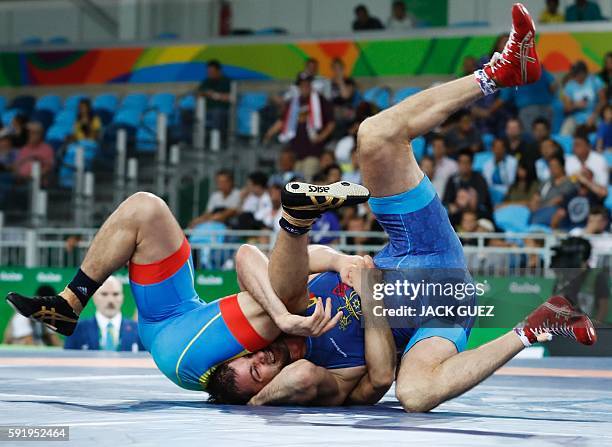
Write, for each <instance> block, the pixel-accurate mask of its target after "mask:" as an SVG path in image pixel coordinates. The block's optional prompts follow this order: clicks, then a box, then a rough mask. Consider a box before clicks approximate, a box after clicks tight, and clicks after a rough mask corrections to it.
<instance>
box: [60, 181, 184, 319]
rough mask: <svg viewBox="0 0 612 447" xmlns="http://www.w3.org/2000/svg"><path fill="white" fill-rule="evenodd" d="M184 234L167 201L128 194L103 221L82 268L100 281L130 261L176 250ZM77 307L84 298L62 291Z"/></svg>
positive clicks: (153, 258) (148, 259) (139, 261)
mask: <svg viewBox="0 0 612 447" xmlns="http://www.w3.org/2000/svg"><path fill="white" fill-rule="evenodd" d="M184 239H185V235H184V234H183V231H182V230H181V227H180V226H179V224H178V223H177V222H176V220H175V219H174V216H173V215H172V213H171V211H170V209H169V208H168V206H167V205H166V203H165V202H164V201H163V200H162V199H160V198H159V197H156V196H155V195H153V194H149V193H145V192H139V193H136V194H133V195H132V196H130V197H129V198H127V199H126V200H125V201H124V202H123V203H122V204H121V205H119V207H118V208H117V209H116V210H115V211H114V212H113V213H112V214H111V215H110V216H109V218H108V219H107V220H106V222H104V224H103V225H102V227H101V228H100V230H99V231H98V233H97V234H96V236H95V238H94V240H93V241H92V243H91V246H90V247H89V250H88V251H87V254H86V255H85V259H84V260H83V263H82V264H81V270H82V271H83V273H85V274H86V275H87V276H88V277H89V278H91V279H92V280H93V281H95V282H97V283H98V284H102V283H103V282H104V281H105V280H106V278H108V277H109V276H110V275H111V274H112V273H113V272H114V271H116V270H118V269H120V268H121V267H123V266H125V265H126V263H127V262H128V261H130V262H133V263H136V264H151V263H153V262H156V261H159V260H161V259H164V258H166V257H168V256H170V255H171V254H173V253H175V252H176V251H177V250H178V249H179V248H180V247H181V244H182V243H183V240H184ZM60 295H62V296H63V297H64V298H65V299H66V300H67V301H68V302H69V303H70V305H71V306H72V307H73V308H74V309H75V312H77V313H79V312H80V311H81V302H80V301H79V300H78V298H77V297H76V296H75V294H74V293H73V292H72V291H71V290H70V289H68V288H66V289H64V291H63V292H61V293H60Z"/></svg>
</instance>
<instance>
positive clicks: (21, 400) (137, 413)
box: [0, 349, 612, 447]
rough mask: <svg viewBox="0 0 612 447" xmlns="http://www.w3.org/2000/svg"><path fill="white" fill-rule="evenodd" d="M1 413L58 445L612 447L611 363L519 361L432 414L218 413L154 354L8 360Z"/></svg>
mask: <svg viewBox="0 0 612 447" xmlns="http://www.w3.org/2000/svg"><path fill="white" fill-rule="evenodd" d="M0 414H1V415H2V422H0V424H2V425H4V426H6V425H21V424H27V425H35V424H36V425H69V426H70V441H71V442H70V443H63V442H54V443H53V444H52V445H58V446H59V445H62V444H66V445H78V446H87V445H97V446H101V445H113V446H125V445H172V446H173V447H176V446H179V445H224V446H227V445H240V446H249V447H254V446H264V445H265V446H277V445H278V446H284V447H287V446H298V445H299V446H302V445H307V446H319V445H326V446H338V445H350V446H356V445H365V444H367V445H374V444H375V443H376V444H378V445H385V446H392V445H406V444H407V443H410V444H417V443H418V444H421V443H428V444H430V445H444V446H467V445H470V446H476V445H493V444H502V443H503V444H509V445H517V444H520V445H537V446H544V445H580V446H584V445H597V446H602V445H611V444H612V359H610V358H608V359H603V358H580V359H578V358H545V359H541V360H514V361H513V362H512V363H510V364H509V366H507V367H505V368H503V369H502V370H500V371H499V372H498V373H497V374H496V375H495V376H493V377H492V378H490V379H489V380H487V381H486V382H485V383H483V384H482V385H480V386H478V387H476V388H475V389H473V390H472V391H470V392H469V393H467V394H465V395H464V396H462V397H460V398H458V399H455V400H453V401H451V402H448V403H446V404H444V405H442V406H440V407H439V408H437V409H436V410H434V411H432V412H431V413H429V414H407V413H404V412H403V411H402V409H401V407H400V406H399V404H398V402H397V401H396V399H395V398H394V396H393V394H392V393H389V394H388V395H387V396H386V397H385V399H384V400H383V401H382V402H381V403H380V404H378V405H377V406H375V407H352V408H297V407H292V408H271V407H268V408H264V407H261V408H254V407H233V406H212V405H208V404H206V403H204V402H203V395H202V394H200V393H196V392H189V391H184V390H181V389H179V388H177V387H176V386H175V385H174V384H173V383H171V382H170V381H168V380H167V379H166V378H165V377H163V376H162V375H161V373H159V372H158V371H157V369H155V366H154V365H153V362H152V361H151V360H150V358H149V357H148V355H146V354H127V355H121V354H118V353H117V354H115V353H112V354H108V353H97V352H72V353H71V352H62V351H42V350H15V349H2V350H0ZM1 444H3V445H7V444H5V443H1ZM16 445H23V443H21V442H19V443H16Z"/></svg>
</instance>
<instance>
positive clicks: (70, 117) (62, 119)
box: [53, 109, 76, 128]
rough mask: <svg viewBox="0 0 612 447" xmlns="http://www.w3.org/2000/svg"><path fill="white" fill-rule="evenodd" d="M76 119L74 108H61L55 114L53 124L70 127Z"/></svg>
mask: <svg viewBox="0 0 612 447" xmlns="http://www.w3.org/2000/svg"><path fill="white" fill-rule="evenodd" d="M75 121H76V111H74V110H68V109H65V110H62V111H61V112H60V113H58V114H57V115H55V121H54V122H53V123H54V124H59V125H61V126H63V127H69V128H72V126H74V122H75Z"/></svg>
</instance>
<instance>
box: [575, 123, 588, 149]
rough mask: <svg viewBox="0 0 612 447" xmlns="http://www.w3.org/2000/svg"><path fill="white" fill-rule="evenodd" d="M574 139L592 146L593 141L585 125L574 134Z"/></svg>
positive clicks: (579, 127)
mask: <svg viewBox="0 0 612 447" xmlns="http://www.w3.org/2000/svg"><path fill="white" fill-rule="evenodd" d="M574 139H575V140H584V141H585V142H586V143H587V144H588V145H589V146H590V145H591V141H590V140H589V128H588V127H587V126H585V125H582V126H578V128H577V129H576V131H575V132H574Z"/></svg>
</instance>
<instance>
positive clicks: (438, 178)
mask: <svg viewBox="0 0 612 447" xmlns="http://www.w3.org/2000/svg"><path fill="white" fill-rule="evenodd" d="M431 149H432V152H433V158H432V161H433V166H432V168H433V176H430V177H429V178H430V179H431V183H432V184H433V186H434V188H435V189H436V192H437V193H438V196H439V197H443V196H444V188H445V187H446V183H447V182H448V179H449V178H450V177H451V176H452V175H454V174H455V173H456V172H457V170H458V169H459V168H458V167H457V162H456V161H455V160H453V159H452V158H450V157H448V156H447V149H446V141H445V139H444V137H443V136H442V135H440V134H436V135H434V136H433V137H432V139H431Z"/></svg>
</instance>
